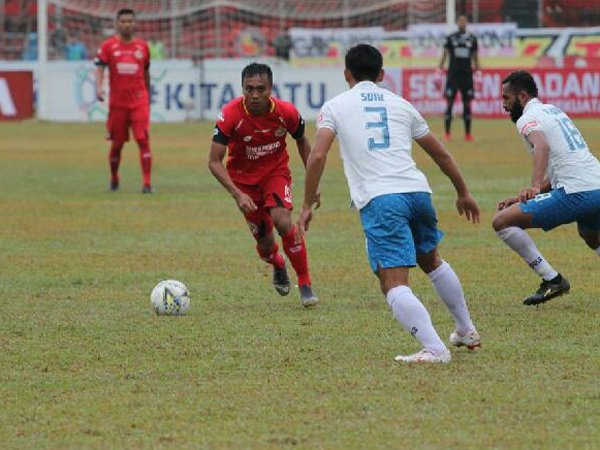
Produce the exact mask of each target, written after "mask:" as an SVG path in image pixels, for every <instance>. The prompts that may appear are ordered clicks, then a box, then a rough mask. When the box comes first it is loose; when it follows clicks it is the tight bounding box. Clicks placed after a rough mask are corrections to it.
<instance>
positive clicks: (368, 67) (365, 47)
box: [346, 44, 383, 82]
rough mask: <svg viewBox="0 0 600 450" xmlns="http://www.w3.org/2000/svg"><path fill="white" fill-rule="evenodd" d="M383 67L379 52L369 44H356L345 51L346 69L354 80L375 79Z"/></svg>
mask: <svg viewBox="0 0 600 450" xmlns="http://www.w3.org/2000/svg"><path fill="white" fill-rule="evenodd" d="M382 68H383V56H381V52H380V51H379V50H377V49H376V48H375V47H373V46H372V45H369V44H358V45H355V46H354V47H352V48H350V49H349V50H348V51H347V52H346V69H347V70H349V71H350V73H351V74H352V77H353V78H354V79H355V80H356V81H367V80H368V81H373V82H375V81H377V77H378V76H379V73H380V72H381V69H382Z"/></svg>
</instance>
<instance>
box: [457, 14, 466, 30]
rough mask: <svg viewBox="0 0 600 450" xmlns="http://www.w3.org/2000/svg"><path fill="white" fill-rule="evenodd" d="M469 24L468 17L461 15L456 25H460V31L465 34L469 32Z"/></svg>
mask: <svg viewBox="0 0 600 450" xmlns="http://www.w3.org/2000/svg"><path fill="white" fill-rule="evenodd" d="M468 23H469V19H467V16H465V15H464V14H463V15H460V16H458V19H456V25H458V30H459V31H460V32H461V33H464V32H466V31H467V24H468Z"/></svg>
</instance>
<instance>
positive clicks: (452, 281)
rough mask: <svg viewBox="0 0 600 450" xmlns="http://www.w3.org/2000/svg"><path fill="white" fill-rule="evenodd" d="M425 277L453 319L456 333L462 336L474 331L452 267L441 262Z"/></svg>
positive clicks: (461, 290)
mask: <svg viewBox="0 0 600 450" xmlns="http://www.w3.org/2000/svg"><path fill="white" fill-rule="evenodd" d="M427 276H428V277H429V279H430V280H431V282H432V283H433V286H434V287H435V290H436V291H437V293H438V295H439V296H440V299H441V300H442V301H443V302H444V304H445V305H446V308H448V311H450V314H452V317H454V323H455V324H456V331H458V332H459V333H460V334H463V335H464V334H465V333H467V332H469V331H472V330H475V325H473V322H472V321H471V315H470V314H469V307H468V306H467V302H466V300H465V296H464V293H463V289H462V286H461V284H460V280H459V279H458V277H457V276H456V273H455V272H454V270H453V269H452V266H450V264H448V263H447V262H446V261H442V264H441V265H440V266H439V267H438V268H437V269H435V270H434V271H432V272H429V273H428V274H427Z"/></svg>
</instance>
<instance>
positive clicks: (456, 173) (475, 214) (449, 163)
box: [415, 132, 479, 223]
mask: <svg viewBox="0 0 600 450" xmlns="http://www.w3.org/2000/svg"><path fill="white" fill-rule="evenodd" d="M415 141H417V144H419V146H420V147H421V148H422V149H423V150H425V152H426V153H427V154H428V155H429V156H430V157H431V159H433V162H435V163H436V165H437V166H438V167H439V168H440V170H441V171H442V172H443V173H444V174H445V175H446V176H447V177H448V178H449V179H450V181H451V182H452V184H453V185H454V189H456V194H457V196H458V198H457V199H456V209H457V210H458V213H459V214H460V215H461V216H462V215H463V213H464V214H465V217H466V218H467V220H471V221H472V222H473V223H478V222H479V206H478V205H477V202H476V201H475V199H474V198H473V197H472V196H471V193H470V192H469V189H468V188H467V183H466V182H465V180H464V178H463V176H462V174H461V173H460V169H459V168H458V164H457V163H456V160H455V159H454V157H453V156H452V155H451V154H450V152H448V150H446V148H445V147H444V146H443V145H442V143H441V142H440V141H439V140H438V139H437V138H436V137H435V136H434V135H433V133H431V132H428V133H427V134H426V135H425V136H422V137H420V138H417V139H415Z"/></svg>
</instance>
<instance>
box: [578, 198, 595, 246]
mask: <svg viewBox="0 0 600 450" xmlns="http://www.w3.org/2000/svg"><path fill="white" fill-rule="evenodd" d="M583 195H585V198H586V200H587V202H586V203H588V204H589V207H590V209H595V211H594V212H592V213H591V214H588V215H586V216H585V217H583V218H581V219H579V220H577V231H578V232H579V236H580V237H581V239H583V240H584V242H585V243H586V245H587V246H588V247H589V248H591V249H592V250H594V251H595V252H596V254H597V255H598V256H600V206H598V207H597V208H596V203H598V204H600V190H598V191H591V192H586V193H584V194H583Z"/></svg>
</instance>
